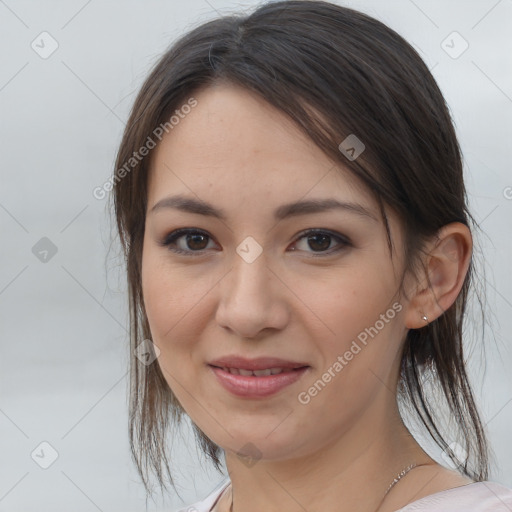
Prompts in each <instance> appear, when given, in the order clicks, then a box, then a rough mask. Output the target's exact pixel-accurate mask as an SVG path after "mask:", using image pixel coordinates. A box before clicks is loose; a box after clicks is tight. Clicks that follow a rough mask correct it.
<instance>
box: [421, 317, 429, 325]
mask: <svg viewBox="0 0 512 512" xmlns="http://www.w3.org/2000/svg"><path fill="white" fill-rule="evenodd" d="M421 318H422V320H423V321H424V322H427V324H428V317H427V315H423V316H422V317H421Z"/></svg>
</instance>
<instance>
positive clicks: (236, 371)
mask: <svg viewBox="0 0 512 512" xmlns="http://www.w3.org/2000/svg"><path fill="white" fill-rule="evenodd" d="M210 366H212V367H213V368H220V369H221V370H224V371H225V372H229V373H231V374H232V375H243V376H245V377H250V376H252V377H267V376H269V375H279V374H281V373H290V372H296V371H299V370H303V369H305V368H309V366H307V365H305V366H299V367H296V368H284V367H279V366H277V367H274V368H265V369H262V370H247V369H245V368H233V367H229V366H216V365H213V364H211V365H210Z"/></svg>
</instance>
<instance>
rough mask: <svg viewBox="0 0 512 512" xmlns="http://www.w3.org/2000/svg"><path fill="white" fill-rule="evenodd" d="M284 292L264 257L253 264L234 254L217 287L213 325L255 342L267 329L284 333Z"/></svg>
mask: <svg viewBox="0 0 512 512" xmlns="http://www.w3.org/2000/svg"><path fill="white" fill-rule="evenodd" d="M286 291H287V288H286V285H285V284H283V282H282V280H280V279H279V278H278V276H277V275H276V272H275V271H273V270H272V269H271V268H270V267H269V266H268V264H267V261H266V258H265V257H264V254H261V255H260V256H259V257H258V258H257V259H256V260H255V261H253V262H252V263H248V262H247V261H244V259H243V258H241V257H240V256H238V255H237V254H236V255H235V258H234V262H233V266H232V268H231V270H230V272H229V273H228V275H226V277H225V278H224V279H222V280H221V281H220V283H219V293H220V299H219V305H218V307H217V311H216V321H217V323H218V324H219V325H220V326H221V327H224V328H225V329H228V330H229V331H231V332H232V333H234V334H236V335H237V336H239V337H241V338H256V337H258V336H259V335H260V333H261V332H262V331H264V330H266V329H283V328H284V327H285V326H286V324H287V323H288V319H289V304H288V302H287V300H286Z"/></svg>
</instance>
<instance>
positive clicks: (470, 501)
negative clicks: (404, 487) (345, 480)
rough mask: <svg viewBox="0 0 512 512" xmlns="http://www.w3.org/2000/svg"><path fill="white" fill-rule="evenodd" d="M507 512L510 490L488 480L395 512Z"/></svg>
mask: <svg viewBox="0 0 512 512" xmlns="http://www.w3.org/2000/svg"><path fill="white" fill-rule="evenodd" d="M460 510H464V511H465V512H509V511H510V510H512V489H510V488H508V487H505V486H503V485H501V484H499V483H497V482H491V481H489V480H486V481H483V482H473V483H471V484H466V485H462V486H460V487H454V488H453V489H447V490H445V491H441V492H437V493H434V494H431V495H430V496H425V497H424V498H421V499H419V500H417V501H414V502H413V503H410V504H409V505H406V506H405V507H403V508H401V509H400V510H397V511H396V512H413V511H415V512H420V511H421V512H434V511H436V512H440V511H443V512H457V511H460Z"/></svg>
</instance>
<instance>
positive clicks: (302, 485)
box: [226, 402, 433, 512]
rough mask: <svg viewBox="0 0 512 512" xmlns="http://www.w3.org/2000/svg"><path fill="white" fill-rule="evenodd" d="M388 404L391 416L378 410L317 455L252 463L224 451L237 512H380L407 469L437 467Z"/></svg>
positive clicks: (326, 444)
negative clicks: (424, 466)
mask: <svg viewBox="0 0 512 512" xmlns="http://www.w3.org/2000/svg"><path fill="white" fill-rule="evenodd" d="M375 403H377V402H375ZM386 405H387V406H388V409H387V411H386V409H385V408H384V407H382V408H381V409H380V410H379V408H378V407H377V406H374V408H373V410H367V411H365V412H364V414H363V415H361V416H360V417H359V418H358V419H357V421H353V422H352V424H351V425H350V426H349V427H346V429H345V431H344V432H342V433H341V435H340V433H339V432H336V435H333V436H332V438H330V439H324V440H323V443H322V445H321V446H320V447H318V449H317V450H315V451H310V452H307V451H306V450H305V449H303V450H300V449H297V453H295V454H290V455H289V456H288V457H287V458H279V459H277V458H274V459H271V458H268V457H265V456H263V457H262V458H261V459H259V460H256V461H255V462H254V463H253V464H247V461H246V460H245V461H244V460H242V459H240V458H239V457H238V456H237V455H236V454H235V453H233V452H229V451H226V465H227V469H228V472H229V476H230V479H231V483H232V496H233V502H234V510H235V512H238V511H240V510H243V512H257V511H258V512H259V511H261V510H266V511H268V512H278V511H282V510H283V509H286V510H287V511H289V512H303V511H304V510H336V511H338V512H344V511H354V510H357V511H361V512H375V511H376V510H377V509H380V505H381V504H382V502H383V499H384V496H385V495H386V491H387V489H388V488H389V486H390V484H391V483H392V482H393V480H394V479H395V477H396V476H397V475H398V474H399V473H400V472H401V471H402V470H403V469H404V468H406V467H407V466H409V465H410V464H413V463H415V464H417V465H422V464H425V463H432V462H433V461H432V459H431V458H430V457H429V456H428V455H427V454H426V453H425V452H424V451H423V450H422V448H421V447H420V446H419V445H418V443H417V442H416V441H415V440H414V438H413V437H412V436H411V434H410V433H409V431H408V430H407V428H406V427H405V425H404V424H403V422H402V421H401V419H400V416H399V413H398V409H397V408H395V409H394V410H393V411H392V412H391V413H390V412H388V411H389V404H386ZM270 438H271V436H269V439H270ZM269 439H267V440H266V446H268V445H269V442H268V441H269ZM318 441H320V440H318ZM253 444H255V446H258V445H257V443H253ZM260 445H261V446H263V442H261V443H260ZM319 490H321V492H319ZM230 501H231V500H230ZM237 509H238V511H237ZM226 510H229V506H228V507H227V508H226Z"/></svg>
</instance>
